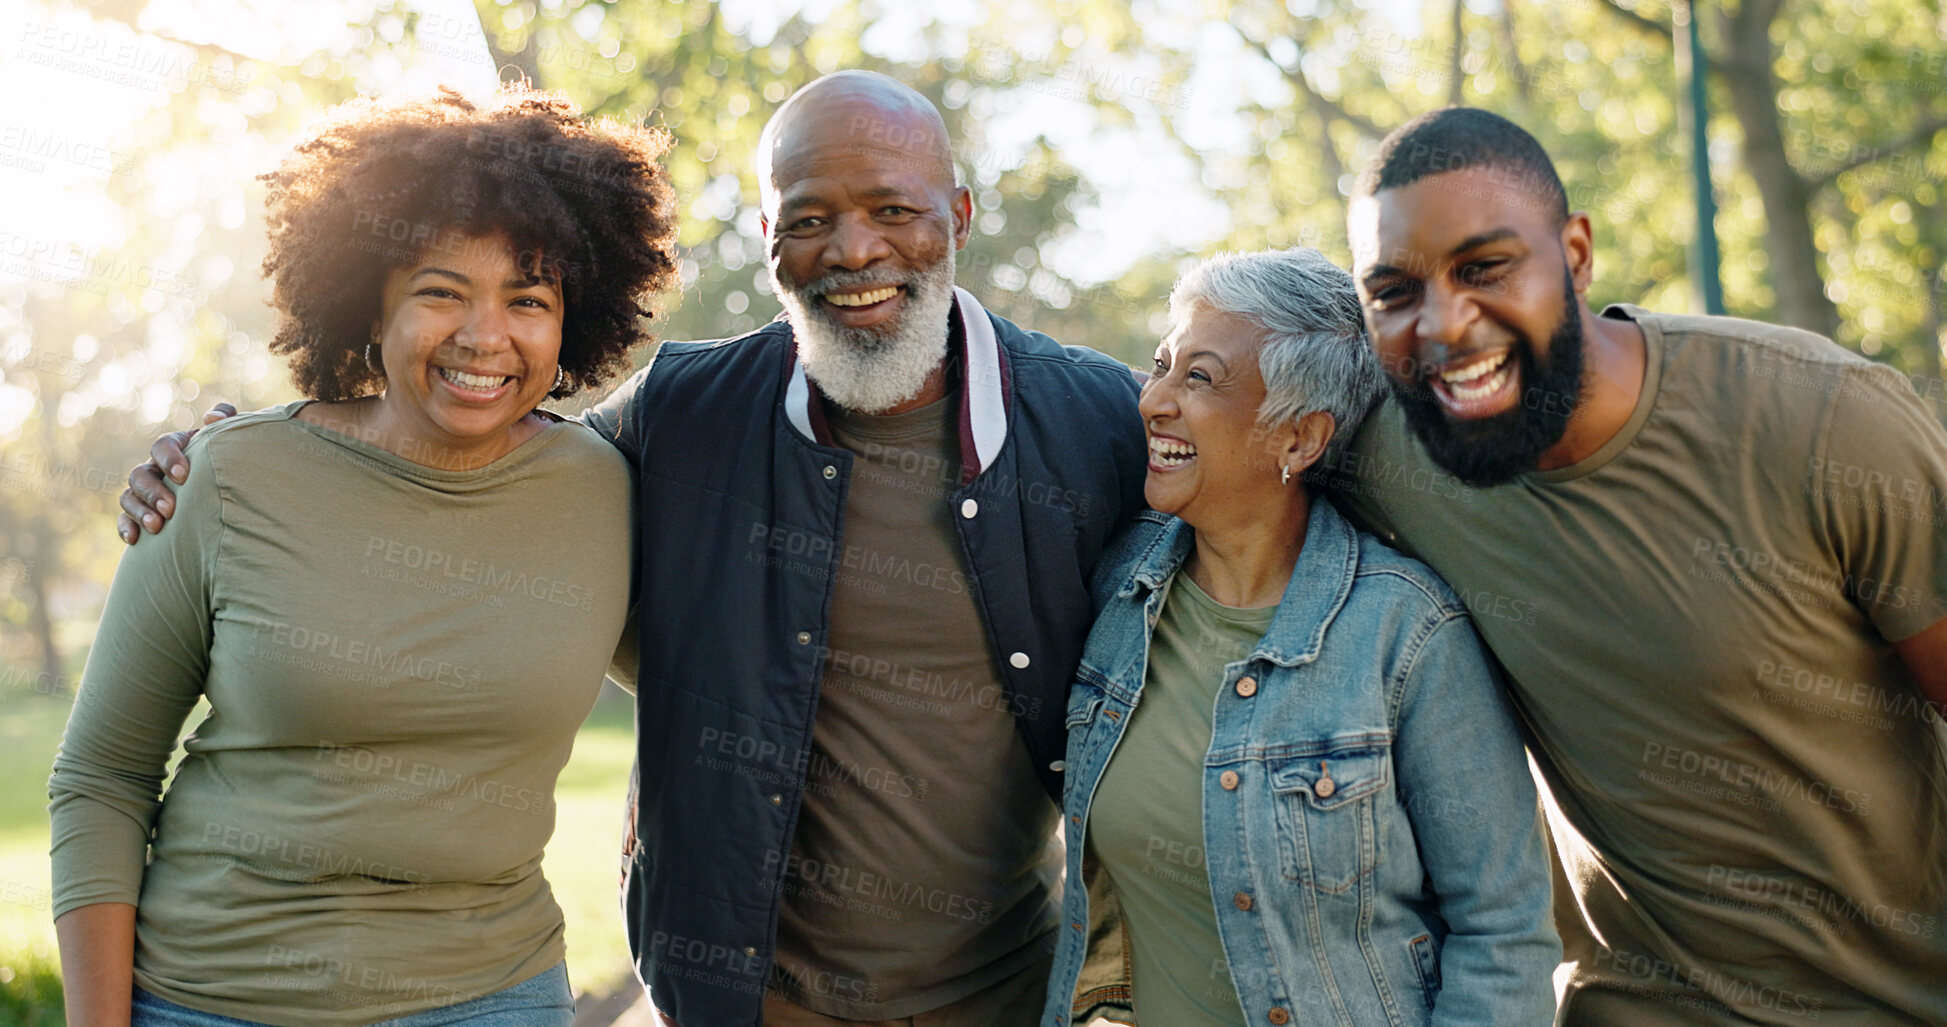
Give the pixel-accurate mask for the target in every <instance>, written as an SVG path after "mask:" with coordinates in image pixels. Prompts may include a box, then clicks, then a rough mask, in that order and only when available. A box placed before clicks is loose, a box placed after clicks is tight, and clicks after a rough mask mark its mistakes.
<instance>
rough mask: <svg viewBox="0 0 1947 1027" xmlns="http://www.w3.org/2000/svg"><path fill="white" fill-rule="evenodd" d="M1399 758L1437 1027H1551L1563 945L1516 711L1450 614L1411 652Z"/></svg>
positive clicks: (1474, 639) (1462, 624)
mask: <svg viewBox="0 0 1947 1027" xmlns="http://www.w3.org/2000/svg"><path fill="white" fill-rule="evenodd" d="M1394 762H1395V767H1396V768H1397V770H1398V772H1399V776H1400V790H1401V794H1402V801H1403V802H1404V803H1405V805H1406V810H1407V817H1408V819H1409V820H1410V822H1411V823H1412V825H1413V836H1414V839H1415V840H1416V841H1417V843H1418V845H1419V850H1420V859H1421V863H1422V865H1424V866H1425V867H1426V871H1427V877H1428V883H1429V884H1430V886H1431V887H1432V890H1433V892H1434V896H1435V898H1436V900H1437V901H1438V903H1439V910H1440V916H1441V918H1442V919H1444V920H1445V921H1446V922H1447V926H1448V929H1449V931H1450V932H1451V933H1449V934H1448V935H1447V938H1446V943H1445V945H1444V946H1443V947H1442V948H1441V950H1440V957H1439V968H1440V981H1441V984H1440V995H1439V999H1438V1001H1437V1002H1436V1004H1435V1006H1434V1010H1433V1023H1434V1024H1436V1025H1438V1027H1461V1025H1468V1027H1548V1025H1549V1024H1551V1023H1553V1022H1554V1018H1555V988H1554V983H1553V974H1554V972H1555V967H1556V965H1557V964H1558V963H1560V962H1561V959H1562V945H1561V940H1560V938H1559V937H1558V936H1557V935H1556V933H1555V924H1554V920H1553V917H1552V902H1551V896H1552V891H1551V878H1550V872H1549V865H1548V849H1547V843H1546V840H1545V838H1544V836H1543V834H1542V819H1541V810H1540V806H1539V805H1538V803H1537V801H1536V796H1535V786H1534V781H1533V779H1532V778H1531V777H1530V776H1529V772H1528V762H1527V758H1526V756H1525V754H1524V753H1523V751H1522V748H1521V739H1520V735H1519V734H1518V733H1517V730H1516V728H1515V721H1514V712H1513V710H1512V709H1511V708H1510V707H1509V706H1508V702H1507V699H1506V697H1505V696H1503V695H1502V693H1501V688H1500V683H1499V681H1498V680H1497V678H1496V675H1495V672H1494V670H1493V669H1492V666H1491V664H1490V663H1489V662H1488V656H1487V652H1486V649H1485V648H1484V647H1483V646H1482V644H1481V641H1480V637H1479V636H1478V635H1477V634H1475V632H1474V628H1473V625H1472V623H1471V622H1469V621H1468V620H1467V618H1466V617H1465V616H1463V615H1459V614H1454V615H1451V616H1449V617H1447V619H1446V620H1444V621H1443V622H1441V623H1440V624H1439V625H1438V626H1437V627H1436V628H1434V629H1433V631H1432V634H1431V635H1430V636H1429V637H1428V639H1427V641H1426V642H1425V643H1424V645H1423V646H1422V648H1421V650H1420V652H1419V654H1418V656H1417V658H1415V659H1414V660H1413V661H1412V664H1411V669H1410V671H1409V672H1408V676H1407V680H1406V684H1405V688H1404V690H1403V691H1402V693H1401V701H1400V708H1399V724H1398V734H1397V736H1396V741H1395V744H1394Z"/></svg>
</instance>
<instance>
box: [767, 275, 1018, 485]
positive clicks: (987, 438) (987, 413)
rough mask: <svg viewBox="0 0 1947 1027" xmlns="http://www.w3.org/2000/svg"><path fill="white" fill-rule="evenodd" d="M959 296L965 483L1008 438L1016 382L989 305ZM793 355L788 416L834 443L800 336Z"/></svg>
mask: <svg viewBox="0 0 1947 1027" xmlns="http://www.w3.org/2000/svg"><path fill="white" fill-rule="evenodd" d="M953 300H954V302H953V307H952V308H951V310H950V313H949V315H948V317H947V346H948V348H949V349H951V348H953V347H955V346H957V347H959V355H960V368H961V383H960V384H961V388H960V483H961V484H962V485H964V484H966V483H968V482H970V481H972V480H974V478H975V477H977V476H979V474H980V472H982V471H984V470H986V469H987V468H989V467H992V466H993V464H994V458H995V457H996V456H998V455H999V454H1000V451H1001V445H1002V444H1003V443H1005V442H1006V441H1007V397H1008V391H1009V389H1010V387H1011V384H1012V383H1011V382H1010V380H1009V375H1008V370H1009V369H1008V365H1007V354H1006V353H1005V352H1004V351H1003V350H1002V349H1001V345H1000V339H999V338H998V337H997V336H996V335H995V333H994V322H993V320H992V319H991V318H989V317H988V315H987V310H986V308H985V307H982V306H981V305H980V301H979V300H977V299H974V298H973V294H972V293H970V292H968V291H967V290H965V289H961V288H958V287H955V288H954V290H953ZM788 359H789V360H790V362H791V378H790V381H789V382H788V383H786V385H785V388H784V414H785V416H786V417H787V418H789V419H790V421H791V426H792V427H793V428H796V429H797V430H798V434H800V435H802V436H804V437H805V438H806V439H809V440H811V441H812V442H816V443H818V444H819V445H823V446H830V445H834V444H835V443H833V442H832V435H831V428H830V426H829V425H827V424H826V423H825V404H824V403H823V402H821V399H822V397H821V396H820V395H819V393H818V385H817V383H815V382H813V381H812V380H811V379H810V378H809V377H807V376H806V375H805V373H804V363H803V362H802V361H800V360H799V359H798V344H797V340H796V338H795V337H794V338H793V339H792V342H791V350H790V354H789V357H788Z"/></svg>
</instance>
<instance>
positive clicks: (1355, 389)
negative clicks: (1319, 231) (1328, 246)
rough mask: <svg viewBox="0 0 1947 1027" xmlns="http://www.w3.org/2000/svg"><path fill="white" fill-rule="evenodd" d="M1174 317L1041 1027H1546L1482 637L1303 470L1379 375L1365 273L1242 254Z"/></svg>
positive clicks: (1308, 259)
mask: <svg viewBox="0 0 1947 1027" xmlns="http://www.w3.org/2000/svg"><path fill="white" fill-rule="evenodd" d="M1170 315H1171V321H1172V330H1171V331H1170V334H1169V336H1168V337H1167V338H1165V339H1164V341H1163V343H1162V345H1161V346H1158V347H1157V349H1156V366H1155V371H1154V375H1153V377H1152V378H1151V380H1150V382H1149V384H1148V385H1146V386H1145V387H1144V389H1143V394H1142V403H1141V413H1142V417H1143V424H1144V429H1145V431H1146V432H1147V434H1148V437H1149V473H1148V478H1147V480H1146V482H1145V495H1146V497H1147V499H1148V501H1149V505H1150V506H1151V507H1152V508H1153V510H1152V512H1148V513H1145V514H1144V515H1143V516H1142V518H1141V519H1140V520H1138V521H1137V522H1136V523H1135V524H1134V525H1133V526H1132V527H1131V528H1130V529H1129V530H1128V531H1127V533H1126V534H1125V535H1124V536H1122V538H1121V539H1119V540H1118V541H1117V542H1116V543H1115V544H1114V545H1112V546H1111V549H1110V552H1109V553H1108V554H1106V555H1105V556H1104V558H1103V560H1102V563H1101V565H1100V567H1099V569H1098V571H1097V575H1096V580H1095V585H1094V588H1095V600H1096V604H1097V607H1098V608H1099V609H1100V610H1101V611H1102V612H1101V614H1100V616H1099V618H1098V619H1097V621H1096V623H1095V627H1094V629H1093V631H1092V632H1091V633H1090V635H1089V640H1088V647H1087V650H1086V652H1085V653H1084V655H1083V658H1082V665H1081V669H1080V670H1079V672H1078V677H1077V680H1076V682H1075V685H1074V688H1073V691H1072V693H1071V698H1070V701H1069V707H1068V726H1069V741H1068V753H1067V781H1066V785H1065V792H1064V802H1063V805H1064V813H1065V816H1064V818H1063V827H1064V830H1065V832H1066V835H1067V842H1068V880H1069V882H1070V884H1069V887H1068V888H1067V889H1066V895H1065V898H1064V900H1063V901H1064V913H1065V915H1064V916H1063V917H1062V930H1061V935H1060V940H1059V943H1058V947H1057V951H1056V955H1055V969H1054V975H1053V978H1052V980H1051V982H1050V985H1049V997H1048V1004H1047V1007H1046V1009H1045V1010H1044V1012H1043V1016H1042V1022H1043V1024H1044V1027H1067V1025H1068V1024H1070V1023H1071V1022H1072V1023H1077V1024H1082V1023H1087V1022H1089V1021H1090V1020H1092V1019H1093V1018H1095V1017H1097V1016H1102V1017H1107V1018H1108V1019H1111V1020H1115V1021H1120V1022H1131V1023H1142V1024H1147V1025H1151V1027H1155V1025H1163V1027H1203V1025H1216V1024H1225V1025H1231V1027H1234V1025H1236V1024H1239V1023H1244V1024H1272V1025H1278V1024H1286V1023H1292V1022H1299V1023H1302V1024H1304V1025H1306V1027H1314V1025H1327V1024H1329V1025H1335V1027H1339V1025H1342V1027H1371V1025H1375V1024H1395V1025H1398V1024H1440V1025H1460V1024H1477V1025H1480V1027H1522V1025H1536V1027H1540V1025H1545V1024H1549V1023H1550V1022H1552V1020H1553V1018H1554V1011H1555V1002H1554V988H1553V986H1552V983H1551V975H1552V973H1553V971H1554V969H1555V966H1556V964H1557V963H1558V962H1559V961H1560V959H1561V944H1560V942H1559V941H1558V939H1557V938H1556V935H1555V931H1554V927H1553V925H1552V923H1551V920H1550V902H1549V896H1550V884H1549V869H1548V862H1547V860H1548V855H1547V850H1546V847H1545V844H1544V842H1543V838H1542V828H1541V823H1540V819H1539V816H1538V813H1537V806H1536V802H1535V791H1534V786H1533V784H1532V782H1531V781H1530V779H1529V776H1528V769H1527V764H1526V761H1525V760H1524V758H1523V756H1522V751H1521V742H1520V739H1519V737H1518V735H1517V733H1516V730H1515V726H1514V721H1513V717H1512V714H1511V713H1510V710H1509V707H1508V705H1507V703H1506V701H1505V700H1504V699H1503V697H1502V695H1501V692H1500V688H1499V684H1498V682H1497V681H1496V680H1495V677H1494V672H1493V671H1492V670H1491V669H1490V665H1489V663H1488V658H1487V655H1486V652H1485V650H1484V649H1483V648H1482V645H1481V642H1480V639H1479V638H1478V637H1477V636H1476V635H1475V633H1474V628H1473V625H1472V624H1471V623H1470V622H1469V621H1468V619H1467V614H1466V611H1465V609H1463V608H1462V606H1461V604H1460V601H1459V600H1458V599H1456V598H1455V597H1454V594H1453V593H1452V592H1451V591H1449V590H1448V589H1447V587H1446V585H1445V584H1444V583H1442V582H1441V581H1440V579H1439V578H1438V577H1436V576H1435V575H1434V573H1433V572H1432V571H1431V570H1429V569H1427V567H1426V566H1425V565H1423V564H1420V563H1419V562H1417V561H1414V560H1411V559H1408V558H1407V557H1404V556H1401V555H1400V554H1398V553H1396V552H1393V551H1392V550H1390V549H1388V548H1386V547H1385V546H1384V545H1383V544H1381V543H1380V542H1378V541H1376V540H1375V539H1373V538H1372V537H1371V536H1369V535H1365V534H1362V533H1360V532H1358V531H1356V530H1355V529H1354V528H1353V527H1352V526H1351V525H1350V524H1349V523H1347V522H1346V521H1345V520H1344V519H1343V518H1341V517H1340V516H1339V514H1338V513H1337V512H1336V511H1335V510H1333V508H1332V506H1331V505H1330V504H1329V503H1319V502H1315V501H1314V498H1313V496H1312V493H1311V489H1310V487H1309V486H1308V484H1307V483H1308V481H1309V480H1310V478H1309V477H1308V476H1307V474H1306V471H1307V469H1308V468H1311V467H1312V466H1313V465H1314V464H1316V463H1318V462H1319V460H1320V458H1321V457H1323V456H1325V455H1326V454H1328V453H1330V452H1332V451H1333V450H1334V449H1335V448H1336V446H1337V444H1338V442H1339V441H1340V440H1343V439H1349V438H1351V436H1352V434H1353V432H1354V430H1355V429H1356V428H1357V426H1358V422H1359V419H1360V418H1361V417H1362V416H1363V415H1364V413H1365V411H1366V409H1367V408H1368V407H1369V406H1371V405H1372V404H1373V402H1374V401H1375V400H1376V399H1377V398H1378V396H1379V393H1380V390H1381V388H1382V378H1381V373H1380V370H1379V367H1378V365H1377V363H1376V361H1375V359H1374V357H1373V355H1372V352H1371V350H1370V348H1369V347H1368V346H1367V344H1366V339H1365V328H1364V323H1363V321H1362V318H1361V313H1360V307H1359V301H1358V297H1357V295H1356V294H1355V293H1354V291H1353V284H1352V278H1351V276H1350V275H1348V274H1346V273H1345V272H1344V271H1342V270H1340V269H1339V268H1337V267H1335V266H1333V265H1332V263H1331V262H1330V261H1328V260H1326V259H1325V258H1324V257H1323V256H1321V255H1320V254H1319V253H1317V252H1316V251H1314V250H1302V249H1301V250H1287V251H1282V252H1270V253H1252V254H1242V255H1228V256H1223V257H1219V258H1217V259H1215V260H1212V261H1210V262H1208V263H1205V264H1203V265H1201V266H1199V267H1197V268H1196V269H1195V270H1193V271H1191V272H1190V273H1189V274H1188V275H1187V276H1185V277H1184V279H1183V280H1182V281H1181V282H1179V283H1178V285H1177V287H1176V290H1175V292H1174V293H1173V294H1172V295H1171V297H1170Z"/></svg>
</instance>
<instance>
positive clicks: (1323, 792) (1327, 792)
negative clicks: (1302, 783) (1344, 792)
mask: <svg viewBox="0 0 1947 1027" xmlns="http://www.w3.org/2000/svg"><path fill="white" fill-rule="evenodd" d="M1338 790H1339V786H1338V785H1336V784H1333V783H1332V779H1331V778H1329V777H1322V778H1319V780H1318V785H1317V786H1316V787H1314V788H1313V789H1312V791H1314V792H1317V793H1318V797H1319V798H1321V799H1329V798H1331V797H1332V793H1333V792H1336V791H1338Z"/></svg>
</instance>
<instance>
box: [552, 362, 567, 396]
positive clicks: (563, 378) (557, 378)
mask: <svg viewBox="0 0 1947 1027" xmlns="http://www.w3.org/2000/svg"><path fill="white" fill-rule="evenodd" d="M566 384H568V372H566V371H563V370H562V369H561V365H560V364H556V365H554V391H556V392H560V391H561V387H562V386H564V385H566Z"/></svg>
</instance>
